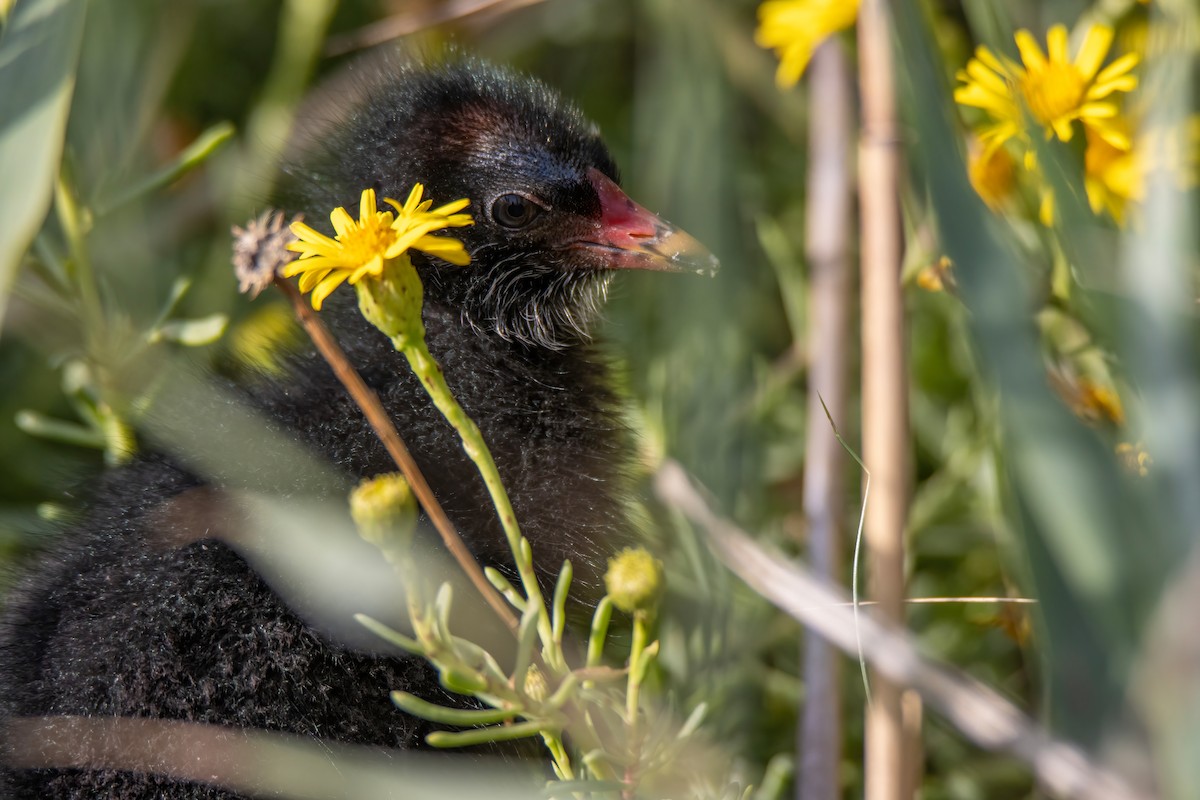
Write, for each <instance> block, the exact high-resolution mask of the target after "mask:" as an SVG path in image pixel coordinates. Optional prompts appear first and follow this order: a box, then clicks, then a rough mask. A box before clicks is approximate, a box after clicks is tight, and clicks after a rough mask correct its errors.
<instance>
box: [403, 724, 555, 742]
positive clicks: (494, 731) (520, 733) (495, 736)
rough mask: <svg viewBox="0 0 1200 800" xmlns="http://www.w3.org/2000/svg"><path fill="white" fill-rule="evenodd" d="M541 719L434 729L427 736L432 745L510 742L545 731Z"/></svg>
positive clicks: (427, 740)
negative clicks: (453, 728)
mask: <svg viewBox="0 0 1200 800" xmlns="http://www.w3.org/2000/svg"><path fill="white" fill-rule="evenodd" d="M544 724H545V723H543V722H541V721H540V720H533V721H530V722H518V723H516V724H515V725H493V726H490V727H487V728H475V729H474V730H470V731H434V732H433V733H431V734H429V735H428V736H426V737H425V741H426V742H428V743H429V746H430V747H470V746H472V745H477V744H487V743H489V742H509V741H512V740H513V739H525V738H527V737H530V736H537V735H538V734H539V733H542V732H543V725H544Z"/></svg>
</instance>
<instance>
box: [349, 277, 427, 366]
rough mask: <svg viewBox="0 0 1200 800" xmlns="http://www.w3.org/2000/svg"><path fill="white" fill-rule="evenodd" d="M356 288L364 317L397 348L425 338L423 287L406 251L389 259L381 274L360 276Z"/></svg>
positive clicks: (399, 348) (400, 348) (360, 309)
mask: <svg viewBox="0 0 1200 800" xmlns="http://www.w3.org/2000/svg"><path fill="white" fill-rule="evenodd" d="M355 288H356V289H357V290H358V309H359V311H361V312H362V315H363V317H365V318H366V320H367V322H370V323H371V324H372V325H374V326H375V327H376V328H378V329H379V330H381V331H382V332H383V333H384V334H385V335H386V336H387V337H388V338H389V339H391V340H392V343H393V344H395V345H396V349H398V350H403V349H404V348H405V347H407V346H408V344H409V343H410V342H419V341H424V339H425V325H424V323H423V322H422V321H421V306H422V304H423V302H424V289H423V288H422V286H421V279H420V277H418V275H417V271H416V269H415V268H414V267H413V265H412V262H411V261H409V259H408V256H407V255H401V256H400V257H399V258H397V259H395V260H393V261H391V262H389V263H388V265H387V267H386V268H385V269H384V271H383V275H381V276H380V277H378V278H373V277H368V278H366V279H365V280H361V281H359V282H358V283H356V284H355Z"/></svg>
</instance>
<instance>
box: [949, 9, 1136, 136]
mask: <svg viewBox="0 0 1200 800" xmlns="http://www.w3.org/2000/svg"><path fill="white" fill-rule="evenodd" d="M1015 38H1016V42H1017V49H1018V50H1019V51H1020V53H1021V62H1022V63H1021V64H1017V63H1015V62H1013V61H1011V60H1009V59H1007V58H1002V57H998V56H996V55H995V54H994V53H992V52H991V51H990V50H989V49H988V48H986V47H984V46H982V45H981V46H980V47H979V48H978V49H977V50H976V51H975V57H974V58H972V59H971V60H970V62H968V63H967V67H966V69H965V70H960V71H959V73H958V76H957V77H958V79H959V80H960V81H962V83H963V84H964V85H962V86H959V87H958V88H957V89H956V90H955V91H954V99H955V100H957V101H958V102H959V103H960V104H962V105H964V106H972V107H974V108H981V109H983V110H984V111H986V112H987V113H988V114H989V115H990V116H991V117H992V119H993V120H994V122H993V123H992V124H991V125H989V126H988V127H987V128H986V129H985V130H984V131H983V132H981V134H980V138H981V139H983V140H984V142H985V144H986V145H991V146H999V145H1000V144H1002V143H1003V142H1005V141H1007V140H1008V139H1010V138H1012V137H1014V136H1021V135H1023V132H1024V125H1023V118H1022V113H1021V109H1022V107H1023V108H1024V109H1025V110H1026V111H1028V113H1029V115H1030V116H1031V117H1033V119H1034V120H1035V121H1036V122H1037V123H1038V124H1040V125H1042V126H1043V127H1044V128H1045V129H1046V138H1050V137H1051V136H1057V137H1058V138H1059V139H1061V140H1062V141H1064V142H1069V141H1070V140H1071V136H1072V135H1073V133H1074V131H1073V123H1074V122H1075V120H1079V121H1080V122H1082V123H1083V124H1084V126H1085V127H1086V128H1088V129H1091V130H1093V131H1095V133H1096V134H1097V135H1099V136H1100V137H1101V138H1103V139H1104V140H1106V141H1107V142H1109V143H1110V144H1112V145H1113V146H1114V147H1118V148H1126V149H1128V147H1129V137H1128V136H1127V135H1126V134H1125V133H1124V132H1123V131H1122V130H1121V127H1120V125H1118V124H1116V118H1117V117H1118V116H1119V111H1118V109H1117V105H1116V103H1115V102H1114V101H1113V100H1111V99H1109V98H1110V96H1111V95H1112V94H1114V93H1116V92H1129V91H1133V89H1135V88H1137V76H1135V75H1132V74H1131V70H1132V69H1133V68H1134V67H1135V66H1136V65H1137V63H1138V55H1137V54H1136V53H1127V54H1125V55H1123V56H1121V57H1120V58H1118V59H1117V60H1116V61H1114V62H1113V63H1111V64H1109V65H1108V66H1107V67H1105V68H1104V69H1100V65H1101V64H1102V63H1103V62H1104V58H1105V56H1106V55H1108V50H1109V47H1110V46H1111V45H1112V39H1113V30H1112V28H1109V27H1107V26H1104V25H1096V26H1093V27H1091V28H1089V29H1088V32H1087V34H1086V35H1085V36H1084V40H1083V44H1082V45H1081V46H1080V48H1079V52H1078V53H1076V54H1075V59H1074V60H1073V61H1072V60H1071V58H1070V56H1069V53H1068V50H1067V29H1066V27H1065V26H1063V25H1055V26H1054V27H1053V28H1051V29H1050V31H1049V33H1048V34H1047V35H1046V52H1045V53H1043V52H1042V48H1041V46H1040V45H1039V44H1038V42H1037V40H1036V39H1035V38H1034V37H1033V34H1032V33H1030V32H1029V31H1027V30H1021V31H1017V34H1016V37H1015Z"/></svg>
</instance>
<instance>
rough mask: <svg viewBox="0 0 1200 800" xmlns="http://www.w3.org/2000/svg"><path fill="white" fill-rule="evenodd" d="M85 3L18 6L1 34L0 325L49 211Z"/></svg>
mask: <svg viewBox="0 0 1200 800" xmlns="http://www.w3.org/2000/svg"><path fill="white" fill-rule="evenodd" d="M86 9H87V3H85V2H82V0H23V2H21V3H18V4H17V7H16V8H15V9H14V10H13V12H12V16H11V17H10V18H9V20H8V24H7V25H6V26H5V28H4V31H3V33H2V34H0V86H3V87H4V91H3V92H0V320H3V315H4V307H5V305H6V301H7V298H8V288H9V286H11V285H12V280H13V276H14V275H15V274H16V270H17V266H18V265H19V264H20V263H21V258H22V257H23V256H24V254H25V251H26V250H27V249H28V248H29V245H30V243H31V242H32V241H33V237H34V236H35V235H36V234H37V231H38V228H40V227H41V224H42V220H43V219H44V218H45V216H46V211H47V209H49V207H50V197H51V191H52V189H53V187H54V182H55V180H56V179H57V177H58V166H59V161H60V159H61V158H62V148H63V140H64V138H65V135H66V124H67V113H68V111H69V109H70V106H71V94H72V91H73V90H74V87H75V67H76V64H77V62H78V59H79V45H80V41H81V40H82V34H83V20H84V15H85V12H86Z"/></svg>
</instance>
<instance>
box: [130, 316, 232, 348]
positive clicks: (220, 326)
mask: <svg viewBox="0 0 1200 800" xmlns="http://www.w3.org/2000/svg"><path fill="white" fill-rule="evenodd" d="M228 324H229V317H227V316H225V315H224V314H210V315H209V316H207V317H200V318H199V319H173V320H170V321H168V322H164V323H163V324H162V325H160V326H158V327H157V328H156V329H154V330H153V331H151V332H150V337H149V338H150V341H151V342H160V341H163V340H164V339H165V340H166V341H168V342H176V343H178V344H182V345H184V346H186V347H201V346H203V345H206V344H212V343H213V342H215V341H216V340H217V339H220V338H221V334H223V333H225V327H226V326H227V325H228Z"/></svg>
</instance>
